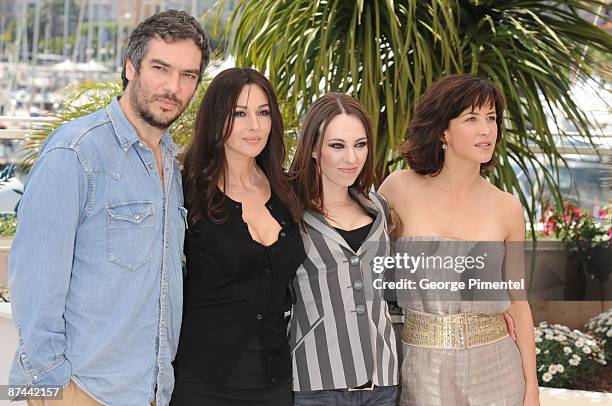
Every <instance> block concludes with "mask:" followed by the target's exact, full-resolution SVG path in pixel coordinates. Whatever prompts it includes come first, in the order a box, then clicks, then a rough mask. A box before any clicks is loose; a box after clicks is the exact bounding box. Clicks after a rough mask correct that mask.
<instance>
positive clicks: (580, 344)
mask: <svg viewBox="0 0 612 406" xmlns="http://www.w3.org/2000/svg"><path fill="white" fill-rule="evenodd" d="M574 345H576V347H578V348H580V347H582V346H583V345H584V340H583V339H582V338H579V339H577V340H576V342H575V343H574Z"/></svg>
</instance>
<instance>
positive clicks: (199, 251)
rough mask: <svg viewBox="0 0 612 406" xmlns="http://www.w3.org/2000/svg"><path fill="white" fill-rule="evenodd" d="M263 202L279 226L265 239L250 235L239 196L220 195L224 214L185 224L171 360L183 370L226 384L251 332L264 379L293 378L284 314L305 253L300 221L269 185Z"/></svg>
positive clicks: (271, 381)
mask: <svg viewBox="0 0 612 406" xmlns="http://www.w3.org/2000/svg"><path fill="white" fill-rule="evenodd" d="M266 207H267V208H268V210H269V211H270V213H271V215H272V216H273V217H274V218H275V219H276V221H278V223H279V224H280V225H281V227H282V229H281V230H280V232H279V235H278V240H277V241H276V242H275V243H274V244H272V245H270V246H263V245H262V244H260V243H258V242H257V241H255V240H253V239H252V238H251V235H250V233H249V231H248V227H247V224H246V223H245V222H244V221H243V220H242V206H241V204H240V203H239V202H236V201H233V200H231V199H229V198H228V197H226V198H225V210H226V211H227V213H228V217H227V221H226V222H224V223H222V224H216V223H214V222H213V221H212V220H210V219H209V218H204V219H201V220H199V221H197V222H196V223H195V224H189V228H188V231H187V235H186V238H185V256H186V259H187V273H186V279H185V284H184V286H185V291H184V305H183V324H182V328H181V337H180V341H179V346H178V352H177V356H176V360H175V375H176V376H177V378H180V374H181V372H183V371H184V372H185V373H186V375H189V376H191V377H198V378H200V379H202V381H203V382H207V383H212V384H224V383H225V382H226V381H227V379H228V376H229V375H230V373H231V371H232V368H233V367H234V365H235V364H236V362H237V360H238V358H239V356H240V354H241V352H242V351H243V349H244V348H245V346H246V345H247V344H249V345H251V344H250V343H252V342H253V339H254V337H256V338H257V341H258V342H259V344H260V346H261V350H262V353H263V356H264V360H265V366H266V368H265V369H266V373H267V377H266V379H267V382H269V383H270V384H273V383H275V382H282V381H287V380H290V379H291V375H292V369H291V356H290V349H289V345H288V338H287V319H286V318H285V316H284V313H285V312H287V311H289V310H290V309H291V302H292V295H291V290H290V281H291V279H292V278H293V277H294V276H295V272H296V270H297V268H298V267H299V266H300V264H301V263H302V262H303V261H304V259H305V258H306V254H305V252H304V247H303V244H302V238H301V236H300V231H299V226H298V225H297V224H295V223H293V222H292V221H291V217H290V213H289V210H288V209H287V208H286V207H285V206H284V205H283V203H282V202H281V200H280V199H279V198H278V197H277V196H276V195H275V194H274V193H272V196H271V197H270V200H268V202H267V203H266Z"/></svg>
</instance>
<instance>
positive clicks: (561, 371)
mask: <svg viewBox="0 0 612 406" xmlns="http://www.w3.org/2000/svg"><path fill="white" fill-rule="evenodd" d="M564 371H565V367H564V366H563V365H562V364H557V372H559V373H561V374H562V373H563V372H564Z"/></svg>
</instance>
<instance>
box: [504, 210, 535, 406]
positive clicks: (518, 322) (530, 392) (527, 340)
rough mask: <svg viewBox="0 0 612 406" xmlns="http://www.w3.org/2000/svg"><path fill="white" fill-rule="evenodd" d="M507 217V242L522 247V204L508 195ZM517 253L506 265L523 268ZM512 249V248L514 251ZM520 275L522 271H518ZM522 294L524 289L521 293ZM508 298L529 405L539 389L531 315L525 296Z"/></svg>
mask: <svg viewBox="0 0 612 406" xmlns="http://www.w3.org/2000/svg"><path fill="white" fill-rule="evenodd" d="M509 206H510V207H509V208H508V209H509V210H508V213H509V214H510V215H509V216H508V217H507V218H508V219H509V220H510V225H509V233H508V238H507V240H506V241H507V243H509V244H515V245H517V247H518V246H520V247H522V245H523V244H522V242H523V241H524V240H525V220H524V218H523V207H522V205H521V204H520V203H519V202H518V200H516V199H514V198H512V199H511V203H510V204H509ZM518 249H520V250H521V252H520V253H516V252H515V253H514V254H511V256H512V258H511V263H510V264H507V266H511V267H521V269H524V266H525V262H524V257H523V255H522V248H518ZM515 251H516V250H515ZM509 272H510V274H516V273H515V272H513V270H509ZM519 273H520V274H523V275H522V276H523V277H524V276H525V275H524V272H523V271H520V272H519ZM523 294H524V292H523ZM514 299H520V300H512V305H511V306H510V310H509V313H510V315H511V316H512V318H513V319H514V324H515V330H516V337H517V338H516V345H517V346H518V349H519V351H520V353H521V359H522V361H523V375H524V377H525V400H524V403H523V404H524V405H525V406H527V405H529V406H533V405H539V404H540V401H539V394H540V389H539V387H538V377H537V372H536V354H535V336H534V332H533V318H532V317H531V308H530V306H529V302H528V301H527V298H526V297H519V298H514Z"/></svg>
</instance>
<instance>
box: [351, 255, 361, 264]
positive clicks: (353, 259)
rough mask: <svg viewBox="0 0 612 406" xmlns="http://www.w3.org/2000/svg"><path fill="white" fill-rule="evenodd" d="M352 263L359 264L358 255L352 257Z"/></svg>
mask: <svg viewBox="0 0 612 406" xmlns="http://www.w3.org/2000/svg"><path fill="white" fill-rule="evenodd" d="M350 263H351V265H359V257H358V256H357V255H355V256H352V257H351V259H350Z"/></svg>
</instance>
